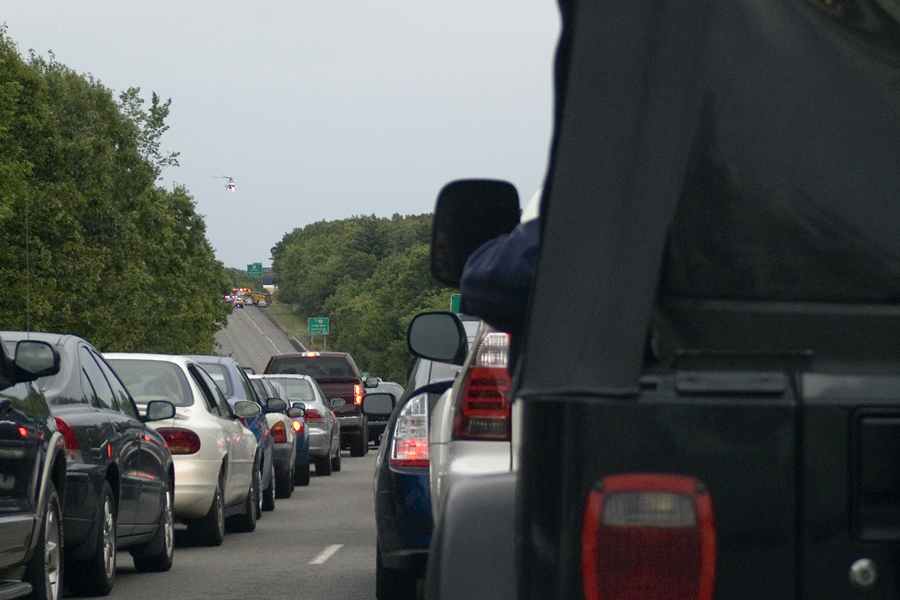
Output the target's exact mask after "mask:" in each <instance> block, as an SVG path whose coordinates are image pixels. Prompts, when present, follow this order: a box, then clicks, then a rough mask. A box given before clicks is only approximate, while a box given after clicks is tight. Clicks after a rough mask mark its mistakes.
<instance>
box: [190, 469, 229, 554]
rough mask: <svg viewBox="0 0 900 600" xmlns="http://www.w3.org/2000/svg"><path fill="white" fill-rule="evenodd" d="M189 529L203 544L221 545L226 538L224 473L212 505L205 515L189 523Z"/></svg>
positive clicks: (197, 541)
mask: <svg viewBox="0 0 900 600" xmlns="http://www.w3.org/2000/svg"><path fill="white" fill-rule="evenodd" d="M188 531H189V532H190V534H191V537H193V538H194V540H195V541H196V543H198V544H200V545H203V546H221V545H222V542H223V541H224V540H225V494H224V493H223V491H222V475H221V474H220V475H219V480H218V481H217V482H216V491H215V494H214V495H213V501H212V505H211V506H210V507H209V512H208V513H206V515H205V516H203V517H200V518H199V519H196V520H194V521H191V523H189V524H188Z"/></svg>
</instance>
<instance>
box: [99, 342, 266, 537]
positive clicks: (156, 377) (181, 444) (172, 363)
mask: <svg viewBox="0 0 900 600" xmlns="http://www.w3.org/2000/svg"><path fill="white" fill-rule="evenodd" d="M104 358H106V360H107V362H109V364H110V365H111V366H112V367H113V369H114V370H115V371H116V373H117V374H118V375H119V378H120V379H121V380H122V382H123V383H124V384H125V386H126V387H127V388H128V391H129V392H130V393H131V395H132V396H133V397H134V401H135V403H136V404H137V405H138V406H139V407H143V406H146V404H147V403H148V402H150V401H151V400H168V401H169V402H171V403H172V404H174V405H175V416H174V417H173V418H172V419H167V420H164V421H156V422H154V423H152V424H151V426H152V427H153V428H154V429H156V431H157V432H158V433H160V434H161V435H162V436H163V437H164V438H165V440H166V442H167V443H168V445H169V451H170V452H171V453H172V459H173V462H174V464H175V501H174V511H175V516H176V518H178V519H179V520H180V521H182V522H184V523H186V524H187V525H188V530H189V532H190V534H191V536H192V537H193V538H194V540H195V541H196V542H198V543H200V544H203V545H207V546H218V545H220V544H221V543H222V540H223V538H224V535H225V529H226V525H227V527H228V529H229V530H232V531H253V530H254V529H255V528H256V520H257V518H258V517H259V515H260V513H261V492H260V481H259V472H260V470H259V467H258V465H256V454H257V452H256V438H255V437H254V435H253V433H252V432H251V431H250V430H249V429H247V428H246V427H244V426H243V425H242V424H241V421H240V419H241V418H249V417H254V416H257V415H259V414H260V412H261V410H260V407H259V405H258V404H256V403H255V402H247V401H242V402H238V403H236V404H235V406H234V408H233V409H232V408H231V406H230V405H229V404H228V402H227V401H226V400H225V396H223V395H222V392H221V391H220V390H219V388H218V386H216V384H215V382H214V381H213V380H212V378H211V377H210V376H209V374H208V373H207V372H206V371H205V370H203V368H202V367H201V366H200V365H199V364H197V363H196V362H194V361H193V360H191V359H189V358H185V357H183V356H170V355H162V354H128V353H110V354H104Z"/></svg>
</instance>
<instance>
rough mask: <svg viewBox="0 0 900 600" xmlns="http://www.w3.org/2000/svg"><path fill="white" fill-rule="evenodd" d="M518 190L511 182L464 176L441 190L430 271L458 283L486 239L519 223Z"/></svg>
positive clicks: (443, 280) (448, 282)
mask: <svg viewBox="0 0 900 600" xmlns="http://www.w3.org/2000/svg"><path fill="white" fill-rule="evenodd" d="M519 215H520V210H519V193H518V192H517V191H516V188H515V186H514V185H512V184H511V183H507V182H506V181H496V180H490V179H465V180H460V181H453V182H451V183H448V184H447V185H445V186H444V188H443V189H442V190H441V192H440V194H438V199H437V206H436V207H435V209H434V225H433V227H432V233H431V273H432V275H434V278H435V279H437V280H438V281H439V282H441V283H442V284H444V285H446V286H449V287H459V279H460V277H461V276H462V271H463V266H464V265H465V264H466V259H468V258H469V255H470V254H472V253H473V252H474V251H475V250H477V249H478V247H479V246H481V245H482V244H483V243H485V242H486V241H488V240H490V239H493V238H495V237H497V236H498V235H501V234H503V233H509V232H510V231H512V229H513V228H514V227H515V226H516V225H517V224H518V223H519Z"/></svg>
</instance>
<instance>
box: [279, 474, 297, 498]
mask: <svg viewBox="0 0 900 600" xmlns="http://www.w3.org/2000/svg"><path fill="white" fill-rule="evenodd" d="M293 493H294V474H293V473H285V474H284V476H283V477H281V478H280V479H276V480H275V497H276V498H290V497H291V494H293Z"/></svg>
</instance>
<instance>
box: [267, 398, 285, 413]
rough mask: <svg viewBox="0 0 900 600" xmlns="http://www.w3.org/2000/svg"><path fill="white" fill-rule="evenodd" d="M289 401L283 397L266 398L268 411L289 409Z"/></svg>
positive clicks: (275, 411) (274, 411)
mask: <svg viewBox="0 0 900 600" xmlns="http://www.w3.org/2000/svg"><path fill="white" fill-rule="evenodd" d="M287 407H288V405H287V402H285V401H284V400H282V399H281V398H269V399H268V400H266V413H277V412H284V411H285V410H287Z"/></svg>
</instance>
